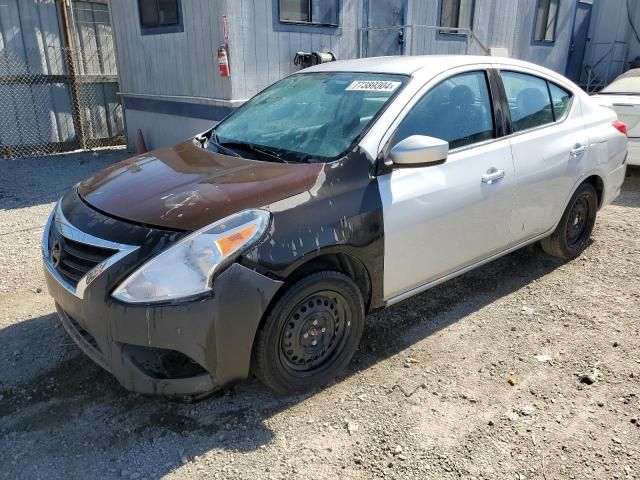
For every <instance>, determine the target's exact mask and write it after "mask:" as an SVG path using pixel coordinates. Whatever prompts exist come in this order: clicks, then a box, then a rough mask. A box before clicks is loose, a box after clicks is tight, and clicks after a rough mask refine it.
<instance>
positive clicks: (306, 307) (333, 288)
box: [251, 271, 365, 394]
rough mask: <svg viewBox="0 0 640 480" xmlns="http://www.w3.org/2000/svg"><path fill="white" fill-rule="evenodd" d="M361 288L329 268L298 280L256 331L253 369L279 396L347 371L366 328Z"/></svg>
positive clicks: (313, 386) (318, 384) (311, 385)
mask: <svg viewBox="0 0 640 480" xmlns="http://www.w3.org/2000/svg"><path fill="white" fill-rule="evenodd" d="M364 316H365V313H364V301H363V298H362V293H361V292H360V289H359V288H358V286H357V285H356V284H355V282H354V281H353V280H351V278H349V277H347V276H346V275H344V274H342V273H339V272H333V271H325V272H318V273H314V274H312V275H309V276H307V277H304V278H302V279H300V280H298V281H297V282H295V283H293V284H292V285H291V286H290V287H289V288H287V290H286V291H285V292H284V294H283V295H282V296H281V297H280V298H279V299H278V300H277V301H276V303H275V304H274V305H273V307H272V308H271V310H270V311H269V313H268V314H267V317H266V318H265V320H264V322H263V324H262V325H261V327H260V329H259V330H258V333H257V335H256V340H255V343H254V347H253V353H252V356H251V369H252V371H253V373H254V374H255V376H256V377H258V379H259V380H260V381H262V383H264V384H265V385H266V386H268V387H269V388H271V389H272V390H274V391H276V392H277V393H280V394H291V393H296V392H302V391H305V390H310V389H312V388H316V387H319V386H322V385H324V384H326V383H328V382H329V381H331V380H332V379H333V378H334V377H335V376H336V375H337V374H338V373H339V372H340V371H341V370H342V369H344V368H345V367H346V366H347V365H348V364H349V362H350V361H351V358H352V357H353V354H354V353H355V351H356V349H357V348H358V344H359V343H360V337H361V336H362V329H363V327H364Z"/></svg>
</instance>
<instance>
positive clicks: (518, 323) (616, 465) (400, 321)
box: [0, 152, 640, 480]
mask: <svg viewBox="0 0 640 480" xmlns="http://www.w3.org/2000/svg"><path fill="white" fill-rule="evenodd" d="M123 155H124V154H123V152H108V153H101V154H99V155H97V156H94V155H88V154H85V155H70V156H61V157H54V158H47V159H34V160H24V161H2V162H0V172H2V174H1V177H0V236H1V237H2V242H1V243H0V345H2V348H1V349H0V478H30V479H36V478H47V479H57V478H60V479H63V478H64V479H66V478H70V477H79V478H83V477H91V478H95V477H102V478H129V479H142V478H147V479H150V478H159V477H166V478H172V479H173V478H175V479H182V478H221V479H236V478H238V479H240V478H256V479H264V478H274V479H276V478H314V479H315V478H338V477H340V478H347V479H368V478H382V477H384V478H398V479H400V478H421V479H423V478H433V479H449V478H452V479H453V478H478V479H480V478H486V479H489V478H491V479H534V478H536V479H543V480H550V479H553V478H556V479H560V478H562V479H564V478H575V479H584V478H594V479H602V478H617V479H624V478H640V420H639V418H640V332H639V327H638V312H639V308H638V307H639V306H640V171H637V170H636V171H634V172H633V175H632V176H631V177H630V178H628V179H627V181H626V183H625V186H624V189H623V193H622V196H621V197H620V198H619V199H618V200H617V201H616V202H615V204H614V205H611V206H609V207H607V208H606V209H604V210H603V211H602V212H600V214H599V217H598V222H597V227H596V230H595V232H594V235H593V242H592V244H591V245H590V246H589V248H588V249H587V250H586V252H585V253H584V255H583V256H582V257H580V258H579V259H577V260H575V261H572V262H569V263H562V262H559V261H556V260H554V259H552V258H550V257H548V256H546V255H544V254H543V253H542V252H541V251H540V250H539V248H537V247H529V248H526V249H524V250H521V251H518V252H515V253H513V254H511V255H509V256H507V257H504V258H503V259H500V260H498V261H496V262H494V263H492V264H490V265H487V266H485V267H483V268H480V269H478V270H476V271H474V272H471V273H469V274H466V275H464V276H462V277H460V278H458V279H456V280H453V281H451V282H448V283H446V284H444V285H441V286H439V287H437V288H435V289H433V290H431V291H429V292H427V293H424V294H422V295H419V296H417V297H414V298H412V299H410V300H407V301H405V302H403V303H401V304H399V305H397V306H394V307H392V308H390V309H387V310H385V311H383V312H379V313H376V314H374V315H371V316H370V317H369V318H368V323H367V327H366V329H365V334H364V338H363V341H362V345H361V349H360V351H359V353H358V354H357V355H356V357H355V359H354V361H353V362H352V364H351V366H350V367H349V370H348V371H347V372H346V373H345V375H344V376H343V377H342V378H340V379H339V381H338V382H336V383H335V384H333V385H330V386H328V387H327V388H325V389H323V390H322V391H319V392H316V393H314V394H310V395H305V396H298V397H293V398H286V399H285V398H279V397H277V396H274V395H273V394H271V393H270V392H269V391H268V390H267V389H266V388H264V387H263V386H261V385H260V384H259V383H258V382H256V381H255V380H248V381H246V382H243V383H241V384H238V385H235V386H232V387H229V388H227V389H225V390H224V391H222V392H220V393H218V394H216V395H215V396H214V397H212V398H209V399H207V400H205V401H202V402H200V403H196V404H191V405H189V404H179V403H172V402H168V401H166V400H163V399H158V398H148V397H143V396H139V395H134V394H130V393H128V392H126V391H124V390H123V389H122V388H121V387H120V386H119V385H118V384H117V382H116V381H115V380H113V379H112V378H111V377H110V376H109V375H108V374H107V373H105V372H103V371H102V370H100V369H99V368H98V367H97V366H95V365H94V364H93V363H92V362H91V361H90V360H88V359H87V358H86V357H85V356H84V355H83V354H82V353H81V352H80V351H79V350H78V348H77V347H75V345H73V344H72V342H71V340H69V339H68V338H67V336H66V334H65V332H64V331H63V329H62V327H60V326H59V325H58V322H57V321H56V319H55V317H54V315H53V303H52V301H51V299H50V298H49V297H48V296H47V294H46V293H44V292H43V291H42V290H43V288H44V282H43V278H42V274H41V271H40V258H39V246H38V245H39V238H40V234H41V228H42V225H43V224H44V222H45V220H46V216H47V215H48V212H49V211H50V210H51V208H52V206H53V203H52V202H53V201H54V200H55V199H56V198H57V197H58V196H59V195H60V193H61V192H62V191H64V190H65V189H66V188H68V187H69V186H70V185H72V184H73V183H74V182H76V181H77V180H78V179H80V178H82V177H85V176H87V175H89V174H90V173H91V172H92V171H95V170H96V169H99V168H100V167H102V166H104V165H105V164H108V163H110V162H113V161H115V160H116V159H118V158H121V157H122V156H123Z"/></svg>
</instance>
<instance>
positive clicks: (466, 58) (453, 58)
mask: <svg viewBox="0 0 640 480" xmlns="http://www.w3.org/2000/svg"><path fill="white" fill-rule="evenodd" d="M487 63H490V64H500V65H512V66H520V67H526V68H532V69H535V70H538V71H539V72H541V73H545V74H553V75H557V74H554V72H551V71H550V70H548V69H546V68H544V67H541V66H540V65H536V64H533V63H529V62H524V61H522V60H515V59H513V58H502V57H491V56H478V55H415V56H394V57H368V58H358V59H355V60H338V61H336V62H328V63H323V64H320V65H315V66H313V67H309V68H306V69H304V70H302V71H301V72H304V73H307V72H309V73H313V72H368V73H387V74H400V75H414V74H417V73H420V74H424V75H429V74H433V75H435V74H437V73H440V72H443V71H446V70H449V69H451V68H456V67H462V66H466V65H478V64H487Z"/></svg>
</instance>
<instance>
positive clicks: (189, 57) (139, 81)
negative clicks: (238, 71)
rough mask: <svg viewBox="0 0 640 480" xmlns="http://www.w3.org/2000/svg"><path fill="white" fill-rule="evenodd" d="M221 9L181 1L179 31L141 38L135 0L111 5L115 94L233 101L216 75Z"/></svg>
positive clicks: (209, 0)
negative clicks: (116, 76)
mask: <svg viewBox="0 0 640 480" xmlns="http://www.w3.org/2000/svg"><path fill="white" fill-rule="evenodd" d="M234 3H235V2H234ZM237 3H238V4H239V3H240V2H237ZM226 4H227V2H226V0H225V1H222V0H183V1H182V15H183V22H184V31H183V32H178V33H167V34H161V35H141V33H140V17H139V13H138V2H137V0H111V2H110V5H111V15H112V18H113V23H114V33H115V38H116V46H117V52H118V71H119V72H120V91H121V92H123V93H124V94H134V95H135V94H137V95H146V96H163V97H167V96H169V97H184V98H183V100H184V101H192V102H193V103H211V104H220V105H225V104H226V103H227V102H225V100H231V99H232V98H233V97H232V94H231V80H230V79H228V78H221V77H220V75H219V74H218V64H217V49H218V47H219V45H220V43H221V42H222V40H223V33H222V16H223V15H226V14H228V13H229V12H230V11H231V8H229V9H227V7H226Z"/></svg>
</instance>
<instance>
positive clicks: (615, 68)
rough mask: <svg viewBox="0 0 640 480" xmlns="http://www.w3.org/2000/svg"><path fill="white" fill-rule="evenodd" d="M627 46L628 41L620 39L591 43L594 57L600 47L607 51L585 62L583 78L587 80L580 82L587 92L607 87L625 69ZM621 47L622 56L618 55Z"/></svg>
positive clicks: (591, 52) (591, 51)
mask: <svg viewBox="0 0 640 480" xmlns="http://www.w3.org/2000/svg"><path fill="white" fill-rule="evenodd" d="M627 46H628V45H627V42H623V41H620V40H613V41H612V42H593V43H591V44H590V45H589V49H590V54H591V57H592V58H593V56H594V54H596V52H598V50H599V49H601V48H606V51H605V52H604V54H602V53H599V54H598V55H599V56H598V57H597V60H595V61H589V62H587V61H584V62H583V64H584V67H583V69H584V73H583V74H582V78H584V79H585V81H584V82H583V81H581V82H579V83H580V84H581V86H582V87H584V89H585V90H586V92H587V93H595V92H597V91H599V90H600V89H602V88H603V87H606V86H607V85H608V84H609V83H611V81H613V80H614V79H615V78H616V77H617V76H618V75H620V74H621V73H622V72H623V71H624V70H625V66H626V56H627ZM619 49H622V56H621V58H619V57H620V56H619V55H617V53H618V50H619ZM582 78H581V80H582Z"/></svg>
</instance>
